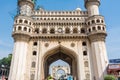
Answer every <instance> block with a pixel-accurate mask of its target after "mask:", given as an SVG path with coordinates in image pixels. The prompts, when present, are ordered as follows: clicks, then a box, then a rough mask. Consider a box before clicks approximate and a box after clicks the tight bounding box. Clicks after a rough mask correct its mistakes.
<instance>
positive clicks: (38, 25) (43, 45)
mask: <svg viewBox="0 0 120 80" xmlns="http://www.w3.org/2000/svg"><path fill="white" fill-rule="evenodd" d="M34 1H35V0H18V6H19V10H20V14H18V15H16V17H15V21H14V27H13V33H12V36H13V38H14V40H15V42H14V49H13V58H12V63H11V69H10V75H9V80H43V79H46V78H47V76H48V74H49V66H50V64H51V63H52V62H54V61H56V60H58V59H61V60H63V61H65V62H67V63H68V64H69V65H70V66H71V67H70V71H71V74H72V75H73V77H74V80H103V78H104V76H105V75H106V67H107V65H108V59H107V53H106V46H105V38H106V35H107V34H106V25H105V21H104V17H103V16H101V15H100V14H99V5H100V0H85V7H86V11H82V10H81V9H80V8H77V9H76V10H74V11H46V10H44V9H42V8H39V9H38V10H35V9H34V7H35V4H34V3H35V2H34Z"/></svg>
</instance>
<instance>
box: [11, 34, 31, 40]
mask: <svg viewBox="0 0 120 80" xmlns="http://www.w3.org/2000/svg"><path fill="white" fill-rule="evenodd" d="M12 37H13V38H14V41H15V42H16V41H25V42H28V41H29V39H30V34H27V33H23V32H13V33H12Z"/></svg>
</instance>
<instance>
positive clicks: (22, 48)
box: [9, 35, 29, 80]
mask: <svg viewBox="0 0 120 80" xmlns="http://www.w3.org/2000/svg"><path fill="white" fill-rule="evenodd" d="M14 40H15V44H14V50H13V58H12V63H11V68H10V75H9V80H24V78H25V74H26V72H25V71H26V57H27V56H26V55H27V50H28V40H29V37H28V36H22V35H19V36H18V35H16V36H14Z"/></svg>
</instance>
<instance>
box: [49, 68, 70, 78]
mask: <svg viewBox="0 0 120 80" xmlns="http://www.w3.org/2000/svg"><path fill="white" fill-rule="evenodd" d="M59 70H63V71H64V74H60V73H57V72H58V71H59ZM69 74H70V67H69V66H52V69H51V75H52V77H53V78H55V79H59V78H60V77H62V76H64V79H67V76H68V75H69Z"/></svg>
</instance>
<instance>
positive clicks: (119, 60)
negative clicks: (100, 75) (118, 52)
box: [109, 59, 120, 63]
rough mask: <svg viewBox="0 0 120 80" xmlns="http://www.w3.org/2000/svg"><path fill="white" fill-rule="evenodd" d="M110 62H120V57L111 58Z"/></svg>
mask: <svg viewBox="0 0 120 80" xmlns="http://www.w3.org/2000/svg"><path fill="white" fill-rule="evenodd" d="M109 62H110V63H120V59H110V60H109Z"/></svg>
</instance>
